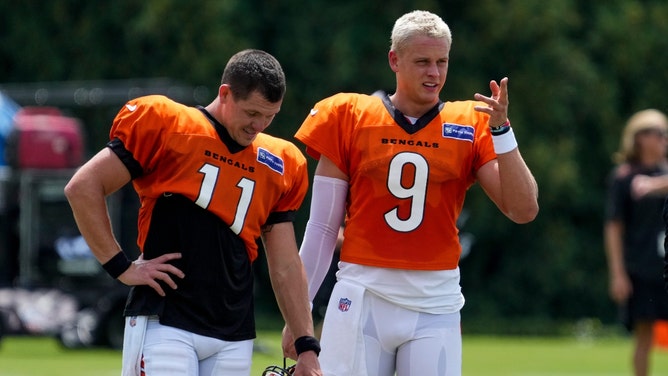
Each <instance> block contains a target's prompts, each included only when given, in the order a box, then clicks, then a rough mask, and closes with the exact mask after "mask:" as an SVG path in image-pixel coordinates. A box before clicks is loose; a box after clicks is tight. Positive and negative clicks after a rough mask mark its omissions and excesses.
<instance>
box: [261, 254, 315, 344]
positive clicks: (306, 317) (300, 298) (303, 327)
mask: <svg viewBox="0 0 668 376" xmlns="http://www.w3.org/2000/svg"><path fill="white" fill-rule="evenodd" d="M270 278H271V284H272V288H273V289H274V293H275V295H276V302H277V304H278V307H279V309H280V310H281V314H282V315H283V318H284V319H285V322H286V325H287V326H288V328H289V329H290V332H291V333H292V335H293V337H294V338H295V339H297V338H299V337H302V336H313V333H314V332H313V321H312V318H311V306H310V304H309V300H308V290H307V284H306V273H305V272H304V269H303V268H302V266H301V263H298V262H297V263H293V264H292V266H291V267H288V268H286V269H284V270H282V271H274V272H271V273H270Z"/></svg>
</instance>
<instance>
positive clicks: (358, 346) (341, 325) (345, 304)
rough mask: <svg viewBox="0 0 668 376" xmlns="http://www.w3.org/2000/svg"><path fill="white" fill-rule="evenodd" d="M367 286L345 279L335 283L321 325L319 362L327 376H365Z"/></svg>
mask: <svg viewBox="0 0 668 376" xmlns="http://www.w3.org/2000/svg"><path fill="white" fill-rule="evenodd" d="M364 291H365V289H364V288H363V287H361V286H359V285H356V284H353V283H350V282H348V281H345V280H342V281H338V282H337V283H336V285H334V289H333V290H332V295H331V298H330V300H329V305H328V306H327V312H326V313H325V322H324V324H323V328H322V336H321V338H322V340H321V346H322V352H321V353H320V364H321V367H322V371H323V374H324V375H327V376H366V361H365V358H366V355H365V354H364V336H363V335H362V312H363V299H364Z"/></svg>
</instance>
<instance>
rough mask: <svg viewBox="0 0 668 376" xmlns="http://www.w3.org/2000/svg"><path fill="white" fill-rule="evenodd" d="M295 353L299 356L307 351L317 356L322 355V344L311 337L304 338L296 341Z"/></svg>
mask: <svg viewBox="0 0 668 376" xmlns="http://www.w3.org/2000/svg"><path fill="white" fill-rule="evenodd" d="M295 351H297V355H299V354H301V353H303V352H306V351H315V355H320V342H319V341H318V339H317V338H315V337H311V336H302V337H299V338H297V340H296V341H295Z"/></svg>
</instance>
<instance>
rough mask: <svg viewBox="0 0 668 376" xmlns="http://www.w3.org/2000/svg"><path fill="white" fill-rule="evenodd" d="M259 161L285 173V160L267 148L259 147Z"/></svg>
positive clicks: (280, 172)
mask: <svg viewBox="0 0 668 376" xmlns="http://www.w3.org/2000/svg"><path fill="white" fill-rule="evenodd" d="M257 161H258V162H260V163H262V164H263V165H265V166H267V167H269V168H270V169H272V170H274V171H276V172H278V173H279V174H281V175H283V169H284V166H283V160H282V159H281V158H280V157H278V156H276V155H273V154H271V153H270V152H269V151H268V150H267V149H263V148H258V149H257Z"/></svg>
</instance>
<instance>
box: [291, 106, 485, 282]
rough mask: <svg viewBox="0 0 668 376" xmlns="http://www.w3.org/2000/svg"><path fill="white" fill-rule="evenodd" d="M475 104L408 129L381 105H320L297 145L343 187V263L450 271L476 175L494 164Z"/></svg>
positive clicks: (432, 115) (440, 112) (436, 112)
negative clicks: (328, 165) (337, 173)
mask: <svg viewBox="0 0 668 376" xmlns="http://www.w3.org/2000/svg"><path fill="white" fill-rule="evenodd" d="M476 104H479V103H478V102H474V101H460V102H446V103H440V104H439V105H438V106H436V107H435V108H434V109H432V110H431V111H430V112H428V113H427V114H425V115H424V116H422V117H421V118H420V119H418V121H417V122H416V123H415V124H414V125H413V124H411V123H410V122H409V121H408V120H407V119H406V118H405V117H404V116H403V114H401V113H400V112H399V111H397V110H395V109H394V107H393V106H392V104H391V102H390V101H389V98H388V97H387V96H386V95H383V96H380V95H373V96H369V95H362V94H349V93H342V94H337V95H334V96H332V97H329V98H326V99H324V100H322V101H320V102H318V103H317V104H316V105H315V107H314V108H313V109H312V110H311V112H310V114H309V115H308V116H307V118H306V120H305V121H304V123H303V124H302V126H301V128H300V129H299V131H298V132H297V134H296V138H297V139H299V140H300V141H302V142H303V143H305V144H306V146H307V152H308V153H309V155H311V156H313V157H314V158H316V159H318V158H319V157H320V155H324V156H326V157H327V158H328V159H330V160H331V161H332V162H333V163H334V164H335V165H336V166H337V167H338V168H339V169H340V170H341V171H343V172H344V173H346V174H347V175H348V177H349V179H350V181H349V194H348V199H347V208H346V210H347V220H346V228H345V233H344V236H345V241H344V243H343V248H342V250H341V260H342V261H345V262H351V263H357V264H362V265H370V266H378V267H386V268H401V269H410V270H449V269H454V268H456V267H457V265H458V262H459V256H460V253H461V247H460V244H459V239H458V229H457V227H456V221H457V217H458V216H459V214H460V212H461V209H462V206H463V203H464V197H465V194H466V191H467V190H468V188H469V187H470V186H471V185H472V184H473V183H474V182H475V174H476V171H477V170H478V169H479V168H480V167H481V166H482V165H484V164H485V163H487V162H489V161H491V160H493V159H495V158H496V154H495V153H494V148H493V145H492V139H491V135H490V133H489V126H488V119H489V116H488V115H486V114H484V113H479V112H477V111H475V110H474V109H473V107H474V106H475V105H476Z"/></svg>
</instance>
